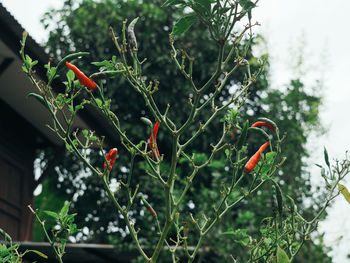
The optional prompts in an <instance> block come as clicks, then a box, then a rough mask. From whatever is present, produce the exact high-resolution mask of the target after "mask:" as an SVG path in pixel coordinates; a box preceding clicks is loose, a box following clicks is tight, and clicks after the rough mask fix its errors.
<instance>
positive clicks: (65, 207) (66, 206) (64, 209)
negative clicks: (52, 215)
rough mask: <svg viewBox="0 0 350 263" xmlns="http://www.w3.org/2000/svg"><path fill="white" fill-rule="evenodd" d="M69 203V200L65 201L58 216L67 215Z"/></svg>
mask: <svg viewBox="0 0 350 263" xmlns="http://www.w3.org/2000/svg"><path fill="white" fill-rule="evenodd" d="M70 203H71V202H67V203H66V204H65V205H64V206H63V207H62V209H61V211H60V217H61V218H63V217H65V216H67V214H68V210H69V206H70Z"/></svg>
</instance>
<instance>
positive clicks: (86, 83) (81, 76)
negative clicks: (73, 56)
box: [66, 61, 97, 90]
mask: <svg viewBox="0 0 350 263" xmlns="http://www.w3.org/2000/svg"><path fill="white" fill-rule="evenodd" d="M66 66H67V67H68V68H70V69H71V70H72V71H73V72H74V74H75V76H76V77H77V79H78V80H79V83H80V85H83V86H85V87H87V88H88V89H89V90H94V89H96V88H97V84H96V83H95V82H93V81H92V80H91V79H89V78H88V77H87V76H86V75H85V74H84V73H83V72H81V71H80V70H79V69H78V68H77V67H76V66H74V65H73V64H70V63H69V62H67V61H66Z"/></svg>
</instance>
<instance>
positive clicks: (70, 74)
mask: <svg viewBox="0 0 350 263" xmlns="http://www.w3.org/2000/svg"><path fill="white" fill-rule="evenodd" d="M66 76H67V80H68V82H69V83H71V82H72V81H73V80H74V77H75V75H74V72H73V70H68V72H67V74H66Z"/></svg>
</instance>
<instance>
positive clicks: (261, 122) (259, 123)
mask: <svg viewBox="0 0 350 263" xmlns="http://www.w3.org/2000/svg"><path fill="white" fill-rule="evenodd" d="M260 126H264V127H266V128H268V129H270V130H271V131H274V130H275V128H274V127H272V125H271V124H269V123H267V122H264V121H258V122H256V123H254V124H253V125H252V126H251V127H260Z"/></svg>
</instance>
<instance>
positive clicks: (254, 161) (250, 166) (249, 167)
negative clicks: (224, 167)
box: [244, 142, 269, 173]
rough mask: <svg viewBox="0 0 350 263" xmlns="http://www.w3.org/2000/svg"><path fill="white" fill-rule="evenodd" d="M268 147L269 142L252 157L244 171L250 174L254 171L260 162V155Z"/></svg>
mask: <svg viewBox="0 0 350 263" xmlns="http://www.w3.org/2000/svg"><path fill="white" fill-rule="evenodd" d="M268 145H269V142H267V143H265V144H263V145H262V146H261V147H260V149H259V150H258V151H257V152H256V153H255V154H254V155H253V156H252V157H250V159H249V161H248V162H247V163H246V164H245V166H244V171H246V172H248V173H250V172H251V171H253V170H254V168H255V166H256V164H257V163H258V162H259V159H260V153H262V152H263V151H264V150H265V149H266V147H267V146H268Z"/></svg>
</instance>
